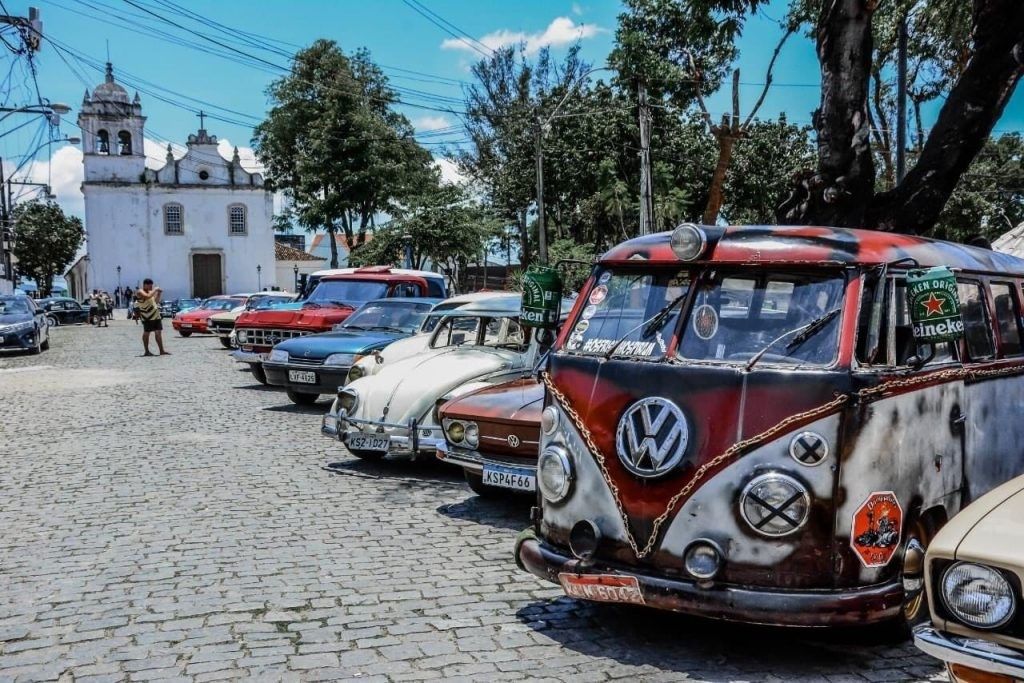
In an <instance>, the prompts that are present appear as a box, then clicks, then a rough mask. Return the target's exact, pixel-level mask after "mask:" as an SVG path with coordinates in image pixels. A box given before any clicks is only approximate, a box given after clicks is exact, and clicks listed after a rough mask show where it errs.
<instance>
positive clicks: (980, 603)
mask: <svg viewBox="0 0 1024 683" xmlns="http://www.w3.org/2000/svg"><path fill="white" fill-rule="evenodd" d="M942 602H943V603H944V604H945V605H946V607H947V608H948V609H949V611H950V612H952V613H953V616H955V617H956V618H957V619H959V620H960V621H962V622H963V623H965V624H967V625H968V626H973V627H975V628H985V629H990V628H998V627H1000V626H1002V625H1003V624H1005V623H1006V622H1008V621H1009V620H1010V619H1011V618H1012V617H1013V613H1014V612H1015V611H1016V608H1017V599H1016V597H1015V596H1014V594H1013V588H1012V587H1011V586H1010V582H1009V581H1007V580H1006V579H1005V578H1004V577H1003V575H1002V573H1000V572H999V571H998V570H996V569H993V568H992V567H986V566H985V565H983V564H974V563H973V562H957V563H956V564H954V565H953V566H951V567H950V568H949V569H947V570H946V571H945V573H944V574H943V575H942Z"/></svg>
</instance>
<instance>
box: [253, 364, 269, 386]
mask: <svg viewBox="0 0 1024 683" xmlns="http://www.w3.org/2000/svg"><path fill="white" fill-rule="evenodd" d="M249 372H251V373H252V376H253V377H255V378H256V381H257V382H259V383H260V384H266V383H267V373H265V372H263V366H262V365H257V364H256V363H253V364H252V365H250V366H249Z"/></svg>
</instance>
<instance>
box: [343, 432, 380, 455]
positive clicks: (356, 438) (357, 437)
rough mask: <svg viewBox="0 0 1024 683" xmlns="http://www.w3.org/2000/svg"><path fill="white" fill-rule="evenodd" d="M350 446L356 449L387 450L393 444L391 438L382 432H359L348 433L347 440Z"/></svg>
mask: <svg viewBox="0 0 1024 683" xmlns="http://www.w3.org/2000/svg"><path fill="white" fill-rule="evenodd" d="M345 443H346V444H347V445H348V447H349V448H351V449H352V450H356V451H381V452H385V453H386V452H387V450H388V448H390V446H391V438H390V437H387V436H382V435H380V434H357V433H354V432H353V433H351V434H349V435H348V440H347V441H346V442H345Z"/></svg>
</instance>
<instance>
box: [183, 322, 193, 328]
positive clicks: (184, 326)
mask: <svg viewBox="0 0 1024 683" xmlns="http://www.w3.org/2000/svg"><path fill="white" fill-rule="evenodd" d="M181 326H182V328H188V327H192V323H182V324H181Z"/></svg>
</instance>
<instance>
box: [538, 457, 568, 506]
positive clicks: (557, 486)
mask: <svg viewBox="0 0 1024 683" xmlns="http://www.w3.org/2000/svg"><path fill="white" fill-rule="evenodd" d="M572 480H573V471H572V461H570V460H569V454H568V453H567V452H566V450H565V449H564V448H559V447H558V446H548V447H547V448H545V449H544V452H543V453H541V454H540V460H539V461H538V462H537V485H538V486H540V492H541V493H542V494H543V495H544V498H546V499H547V500H548V501H549V502H551V503H558V502H561V501H563V500H565V498H566V496H568V495H569V491H570V490H571V489H572Z"/></svg>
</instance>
